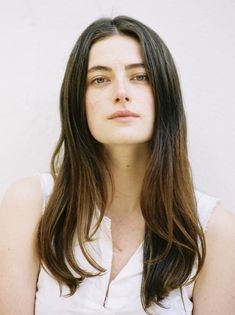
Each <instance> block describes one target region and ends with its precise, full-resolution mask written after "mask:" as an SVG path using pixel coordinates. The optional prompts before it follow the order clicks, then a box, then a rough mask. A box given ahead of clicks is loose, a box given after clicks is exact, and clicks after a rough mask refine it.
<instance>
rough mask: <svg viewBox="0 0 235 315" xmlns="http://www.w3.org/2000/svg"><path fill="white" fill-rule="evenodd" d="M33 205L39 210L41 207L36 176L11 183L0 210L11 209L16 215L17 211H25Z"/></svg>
mask: <svg viewBox="0 0 235 315" xmlns="http://www.w3.org/2000/svg"><path fill="white" fill-rule="evenodd" d="M32 204H33V205H34V208H35V209H36V208H37V209H39V208H41V207H42V205H43V194H42V188H41V183H40V178H39V176H38V175H35V176H30V177H26V178H22V179H19V180H17V181H15V182H14V183H12V184H11V185H10V186H9V187H8V189H7V190H6V193H5V195H4V197H3V200H2V204H1V208H5V207H7V208H9V209H8V210H10V209H12V211H13V212H15V214H16V212H17V211H16V210H17V209H19V208H20V209H21V211H22V212H24V211H27V208H28V206H31V205H32Z"/></svg>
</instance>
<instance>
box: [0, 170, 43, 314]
mask: <svg viewBox="0 0 235 315" xmlns="http://www.w3.org/2000/svg"><path fill="white" fill-rule="evenodd" d="M42 204H43V201H42V192H41V187H40V183H39V179H38V177H37V176H34V177H29V178H25V179H21V180H19V181H17V182H16V183H14V184H12V185H11V187H10V188H9V189H8V190H7V192H6V194H5V196H4V199H3V201H2V204H1V207H0V279H1V281H0V314H1V315H16V314H17V315H32V314H34V299H35V292H36V282H37V276H38V270H39V259H38V255H37V250H36V227H37V224H38V221H39V219H40V217H41V214H42Z"/></svg>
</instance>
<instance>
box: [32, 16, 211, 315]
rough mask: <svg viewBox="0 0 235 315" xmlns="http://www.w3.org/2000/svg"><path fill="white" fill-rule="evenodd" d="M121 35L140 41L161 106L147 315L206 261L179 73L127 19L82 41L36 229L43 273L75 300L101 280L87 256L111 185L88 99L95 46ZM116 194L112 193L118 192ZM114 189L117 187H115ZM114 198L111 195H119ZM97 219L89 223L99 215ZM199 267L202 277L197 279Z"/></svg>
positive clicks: (152, 180)
mask: <svg viewBox="0 0 235 315" xmlns="http://www.w3.org/2000/svg"><path fill="white" fill-rule="evenodd" d="M117 34H121V35H125V36H130V37H132V38H135V39H136V40H138V42H139V44H140V46H141V49H142V53H143V58H144V64H145V67H146V71H147V73H148V77H149V82H150V84H151V87H152V91H153V95H154V101H155V112H156V115H155V122H154V128H153V135H152V138H151V140H150V142H149V147H150V157H149V161H148V164H147V165H146V171H145V176H144V179H143V183H142V190H141V194H140V205H141V211H142V214H143V217H144V219H145V238H144V243H143V273H142V285H141V292H140V293H141V301H142V305H143V308H144V309H145V310H146V311H147V309H148V307H149V306H150V305H151V304H152V303H157V304H158V305H162V301H163V299H164V298H165V297H167V296H168V294H169V293H170V292H171V291H172V290H174V289H177V288H179V289H180V290H181V288H182V286H183V285H185V284H188V283H190V281H194V280H195V279H196V277H197V275H198V273H199V271H200V270H201V268H202V265H203V263H204V260H205V239H204V234H203V231H202V227H201V225H200V222H199V218H198V212H197V204H196V199H195V194H194V187H193V180H192V175H191V170H190V164H189V160H188V152H187V129H186V118H185V112H184V108H183V101H182V95H181V88H180V83H179V78H178V74H177V70H176V67H175V64H174V61H173V58H172V56H171V53H170V52H169V50H168V48H167V47H166V45H165V44H164V42H163V41H162V39H161V38H160V37H159V36H158V35H157V34H156V32H155V31H153V30H152V29H151V28H150V27H148V26H146V25H145V24H143V23H141V22H139V21H137V20H135V19H133V18H130V17H127V16H118V17H115V18H113V19H111V18H101V19H98V20H96V21H94V22H93V23H92V24H91V25H89V26H88V27H87V28H86V29H85V30H84V31H83V33H82V34H81V35H80V37H79V38H78V40H77V42H76V44H75V46H74V48H73V50H72V52H71V55H70V57H69V60H68V64H67V68H66V71H65V75H64V79H63V83H62V87H61V94H60V115H61V134H60V138H59V140H58V143H57V146H56V148H55V151H54V153H53V156H52V159H51V173H52V175H53V178H54V188H53V192H52V194H51V196H50V199H49V202H48V204H47V207H46V209H45V212H44V214H43V216H42V218H41V221H40V224H39V229H38V248H39V254H40V257H41V260H42V264H43V266H44V267H45V268H46V270H47V271H48V272H49V273H50V274H51V275H52V276H53V277H54V278H55V279H56V280H57V281H58V282H59V284H60V286H61V287H62V286H63V285H66V286H68V287H69V289H70V295H73V294H74V293H75V291H76V290H78V292H79V286H80V284H81V282H82V281H84V280H85V279H86V278H87V277H95V276H99V275H100V274H102V273H103V272H104V271H105V269H104V268H103V267H102V266H100V265H99V264H98V263H97V262H96V261H95V260H94V259H93V257H91V255H90V254H89V253H88V251H87V249H86V243H87V242H92V239H93V238H92V237H93V235H94V233H95V231H96V230H97V229H98V228H99V225H100V223H101V221H102V218H103V216H104V212H105V209H106V206H107V202H108V192H107V182H108V181H110V183H112V174H111V172H110V170H109V168H108V163H107V157H106V156H105V154H104V150H103V145H102V144H101V143H99V142H97V141H96V140H95V139H94V138H93V136H92V135H91V133H90V131H89V128H88V124H87V118H86V110H85V94H86V81H87V68H88V59H89V51H90V49H91V46H92V45H93V44H94V43H95V42H97V41H99V40H102V39H104V38H107V37H110V36H115V35H117ZM112 187H113V186H112ZM113 189H115V188H113ZM113 192H114V191H112V193H113ZM97 207H98V208H99V210H100V211H99V213H100V215H99V217H98V219H97V223H96V226H95V228H96V229H95V230H93V231H91V222H92V218H93V217H94V211H95V208H97ZM74 239H76V240H77V241H78V242H79V245H80V247H81V250H82V252H83V254H84V256H85V257H86V259H87V261H88V262H89V263H90V264H91V265H92V266H93V267H94V268H95V270H97V272H96V273H91V272H88V271H87V270H83V269H82V268H81V266H80V265H79V261H77V259H76V257H75V256H74V250H73V249H74ZM195 265H196V272H195V273H193V274H192V271H193V267H194V266H195Z"/></svg>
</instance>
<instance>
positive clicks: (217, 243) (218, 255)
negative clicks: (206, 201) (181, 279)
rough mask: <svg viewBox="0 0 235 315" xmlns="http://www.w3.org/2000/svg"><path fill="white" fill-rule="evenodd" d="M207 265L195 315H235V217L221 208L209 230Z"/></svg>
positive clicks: (195, 299)
mask: <svg viewBox="0 0 235 315" xmlns="http://www.w3.org/2000/svg"><path fill="white" fill-rule="evenodd" d="M206 244H207V254H206V260H205V265H204V266H203V269H202V270H201V272H200V274H199V277H198V279H197V281H196V283H195V287H194V292H193V304H194V309H193V315H205V314H206V315H221V314H226V315H234V314H235V216H234V214H232V213H231V212H229V211H227V210H225V209H224V208H223V207H222V206H221V205H219V206H217V208H216V209H215V211H214V213H213V215H212V218H211V220H210V222H209V225H208V229H207V231H206Z"/></svg>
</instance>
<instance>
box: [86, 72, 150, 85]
mask: <svg viewBox="0 0 235 315" xmlns="http://www.w3.org/2000/svg"><path fill="white" fill-rule="evenodd" d="M138 77H139V78H140V77H141V78H142V79H141V80H138V79H137V78H138ZM148 79H149V78H148V76H147V74H136V75H135V76H134V77H133V78H131V80H135V81H139V82H141V81H148ZM97 80H102V82H97ZM107 81H108V79H106V78H105V77H102V76H100V77H97V78H94V79H93V80H92V81H91V83H94V84H98V85H99V84H103V83H105V82H107Z"/></svg>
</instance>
